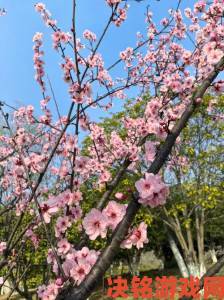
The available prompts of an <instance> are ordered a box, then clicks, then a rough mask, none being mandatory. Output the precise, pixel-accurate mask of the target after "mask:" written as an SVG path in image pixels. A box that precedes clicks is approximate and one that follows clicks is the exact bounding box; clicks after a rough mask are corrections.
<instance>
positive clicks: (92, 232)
mask: <svg viewBox="0 0 224 300" xmlns="http://www.w3.org/2000/svg"><path fill="white" fill-rule="evenodd" d="M125 212H126V205H122V204H119V203H117V202H116V201H110V202H109V203H108V205H107V206H106V208H104V209H103V211H102V212H101V211H100V210H98V209H96V208H93V209H92V210H91V211H90V212H89V213H88V214H87V215H86V216H85V218H84V220H83V228H84V229H85V232H86V234H87V235H88V236H89V238H90V239H91V240H95V239H96V238H97V237H98V236H101V237H102V238H105V237H106V235H107V231H108V229H109V228H110V229H112V230H114V229H115V228H116V226H117V225H118V224H119V223H120V222H121V220H122V219H123V217H124V215H125Z"/></svg>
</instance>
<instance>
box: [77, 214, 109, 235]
mask: <svg viewBox="0 0 224 300" xmlns="http://www.w3.org/2000/svg"><path fill="white" fill-rule="evenodd" d="M82 224H83V227H84V229H85V232H86V234H87V235H88V236H89V238H90V239H91V240H95V239H96V238H97V237H98V236H101V237H102V238H105V237H106V234H107V219H106V217H105V216H104V214H102V212H101V211H99V210H97V209H95V208H93V209H92V210H91V211H90V212H89V213H88V214H87V215H86V216H85V218H84V220H83V223H82Z"/></svg>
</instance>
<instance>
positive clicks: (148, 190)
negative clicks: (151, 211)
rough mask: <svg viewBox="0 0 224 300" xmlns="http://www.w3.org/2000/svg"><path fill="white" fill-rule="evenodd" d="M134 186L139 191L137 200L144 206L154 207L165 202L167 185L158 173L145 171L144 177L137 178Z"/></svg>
mask: <svg viewBox="0 0 224 300" xmlns="http://www.w3.org/2000/svg"><path fill="white" fill-rule="evenodd" d="M135 186H136V189H137V190H138V192H139V196H140V198H139V202H140V203H142V204H143V205H144V206H146V205H149V206H150V207H156V206H159V205H164V204H165V203H166V198H167V196H168V187H167V186H166V185H165V184H164V183H163V181H162V179H161V177H160V176H159V175H158V174H157V175H154V174H152V173H145V178H141V179H140V180H138V181H137V182H136V183H135Z"/></svg>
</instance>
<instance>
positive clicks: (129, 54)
mask: <svg viewBox="0 0 224 300" xmlns="http://www.w3.org/2000/svg"><path fill="white" fill-rule="evenodd" d="M133 54H134V50H133V48H130V47H128V48H127V49H125V50H124V51H122V52H121V53H120V58H121V59H122V60H123V61H125V63H126V66H127V67H131V62H132V60H133V58H134V56H133Z"/></svg>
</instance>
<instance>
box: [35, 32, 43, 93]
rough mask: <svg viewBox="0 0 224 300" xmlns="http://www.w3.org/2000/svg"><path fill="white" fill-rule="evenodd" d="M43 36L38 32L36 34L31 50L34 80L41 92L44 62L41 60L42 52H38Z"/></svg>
mask: <svg viewBox="0 0 224 300" xmlns="http://www.w3.org/2000/svg"><path fill="white" fill-rule="evenodd" d="M42 38H43V34H42V33H40V32H37V33H36V34H35V35H34V37H33V42H34V43H35V45H34V47H33V50H34V56H33V61H34V68H35V70H36V75H35V79H36V81H37V82H38V84H39V85H40V87H41V89H42V91H43V92H44V91H45V83H44V80H43V77H44V75H45V72H44V67H43V66H44V61H43V60H42V57H43V55H44V52H43V51H41V50H40V47H41V46H42V44H43V42H42Z"/></svg>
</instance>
